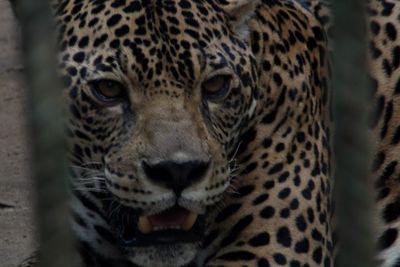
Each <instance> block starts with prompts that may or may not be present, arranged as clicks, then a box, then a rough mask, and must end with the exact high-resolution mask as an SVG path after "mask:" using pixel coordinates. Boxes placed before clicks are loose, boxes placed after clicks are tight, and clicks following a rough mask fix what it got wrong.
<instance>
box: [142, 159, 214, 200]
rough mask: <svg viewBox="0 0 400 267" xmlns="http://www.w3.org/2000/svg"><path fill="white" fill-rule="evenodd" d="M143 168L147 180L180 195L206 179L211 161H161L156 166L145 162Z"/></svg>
mask: <svg viewBox="0 0 400 267" xmlns="http://www.w3.org/2000/svg"><path fill="white" fill-rule="evenodd" d="M142 166H143V170H144V172H145V174H146V176H147V178H149V179H150V180H151V181H153V182H155V183H158V184H160V185H162V186H165V187H167V188H169V189H172V190H173V191H174V192H175V193H176V194H177V195H179V194H180V193H181V192H182V191H183V190H184V189H185V188H187V187H189V186H191V185H193V184H195V183H197V182H199V181H201V180H202V179H203V178H205V177H206V174H207V171H208V169H209V167H210V161H186V162H175V161H161V162H158V163H156V164H151V163H148V162H146V161H143V163H142Z"/></svg>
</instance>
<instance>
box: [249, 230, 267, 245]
mask: <svg viewBox="0 0 400 267" xmlns="http://www.w3.org/2000/svg"><path fill="white" fill-rule="evenodd" d="M269 239H270V237H269V234H268V233H261V234H258V235H256V236H254V237H252V238H251V239H250V240H249V244H250V245H251V246H253V247H261V246H265V245H268V244H269Z"/></svg>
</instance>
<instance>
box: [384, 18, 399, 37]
mask: <svg viewBox="0 0 400 267" xmlns="http://www.w3.org/2000/svg"><path fill="white" fill-rule="evenodd" d="M385 30H386V34H387V36H388V37H389V39H390V40H392V41H395V40H396V38H397V30H396V27H395V26H394V25H393V23H391V22H388V23H386V26H385Z"/></svg>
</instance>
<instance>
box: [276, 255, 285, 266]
mask: <svg viewBox="0 0 400 267" xmlns="http://www.w3.org/2000/svg"><path fill="white" fill-rule="evenodd" d="M273 258H274V260H275V262H276V263H277V264H278V265H285V264H286V262H287V260H286V257H285V256H284V255H283V254H281V253H275V254H274V255H273Z"/></svg>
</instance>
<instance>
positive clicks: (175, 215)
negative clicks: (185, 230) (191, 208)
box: [149, 208, 189, 227]
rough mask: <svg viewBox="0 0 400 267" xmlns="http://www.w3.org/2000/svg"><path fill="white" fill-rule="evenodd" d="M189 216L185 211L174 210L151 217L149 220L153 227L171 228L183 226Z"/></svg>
mask: <svg viewBox="0 0 400 267" xmlns="http://www.w3.org/2000/svg"><path fill="white" fill-rule="evenodd" d="M188 215H189V212H188V211H187V210H185V209H182V208H172V209H170V210H167V211H164V212H163V213H160V214H156V215H153V216H150V217H149V220H150V222H151V224H152V225H153V226H162V227H170V226H175V225H182V224H183V223H184V222H185V219H186V218H187V216H188Z"/></svg>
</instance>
